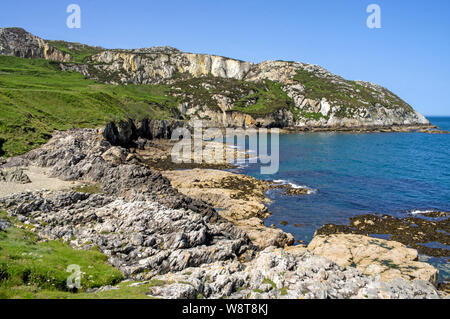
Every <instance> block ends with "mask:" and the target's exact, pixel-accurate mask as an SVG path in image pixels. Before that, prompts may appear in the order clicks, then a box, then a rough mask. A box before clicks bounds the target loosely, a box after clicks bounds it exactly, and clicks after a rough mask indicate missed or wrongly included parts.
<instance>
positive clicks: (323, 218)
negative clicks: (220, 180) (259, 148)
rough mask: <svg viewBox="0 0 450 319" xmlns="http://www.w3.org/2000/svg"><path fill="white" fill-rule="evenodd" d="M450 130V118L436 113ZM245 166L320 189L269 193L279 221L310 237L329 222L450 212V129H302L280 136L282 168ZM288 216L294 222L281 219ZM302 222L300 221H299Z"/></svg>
mask: <svg viewBox="0 0 450 319" xmlns="http://www.w3.org/2000/svg"><path fill="white" fill-rule="evenodd" d="M429 119H430V121H431V122H432V123H433V124H435V125H437V126H439V127H440V128H441V129H443V130H450V118H448V117H447V118H444V117H441V118H438V117H434V118H429ZM241 172H242V173H244V174H247V175H250V176H253V177H256V178H259V179H270V180H283V181H286V182H289V183H293V184H295V185H299V186H302V185H305V186H307V187H309V188H311V189H314V190H317V191H316V192H315V193H314V194H311V195H308V196H294V197H291V196H285V195H283V193H282V192H281V191H279V190H272V191H269V193H268V197H269V198H270V199H271V200H272V203H271V204H270V205H269V210H270V211H271V212H272V216H270V217H269V218H267V219H266V221H265V223H266V225H272V224H275V225H277V226H278V227H280V228H282V229H283V230H284V231H286V232H290V233H292V234H293V235H294V237H295V239H296V240H303V241H305V242H306V243H307V242H309V241H310V240H311V239H312V237H313V235H314V232H315V230H316V229H317V228H319V227H320V226H322V225H324V224H327V223H335V224H348V222H349V217H352V216H356V215H361V214H366V213H383V214H390V215H393V216H398V217H406V216H407V215H408V213H410V212H411V211H416V210H443V211H450V135H449V134H442V135H437V134H436V135H435V134H423V133H370V134H369V133H368V134H351V133H298V134H287V135H280V170H279V172H278V173H277V174H275V175H261V174H260V170H259V166H258V165H256V164H255V165H249V166H246V167H243V168H242V169H241ZM281 221H287V222H288V224H287V225H286V226H282V225H280V222H281ZM294 224H299V225H300V226H299V227H298V225H296V226H297V227H296V226H294Z"/></svg>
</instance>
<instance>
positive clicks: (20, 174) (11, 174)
mask: <svg viewBox="0 0 450 319" xmlns="http://www.w3.org/2000/svg"><path fill="white" fill-rule="evenodd" d="M0 181H2V182H10V183H18V184H29V183H31V180H30V178H29V177H28V175H27V174H25V173H24V171H23V169H20V168H16V169H13V170H11V171H6V172H2V171H0Z"/></svg>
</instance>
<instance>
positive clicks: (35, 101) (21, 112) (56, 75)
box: [0, 56, 176, 156]
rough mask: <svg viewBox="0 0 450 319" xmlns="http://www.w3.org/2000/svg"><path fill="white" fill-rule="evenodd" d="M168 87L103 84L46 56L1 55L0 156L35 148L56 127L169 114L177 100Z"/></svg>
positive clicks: (162, 116) (169, 115)
mask: <svg viewBox="0 0 450 319" xmlns="http://www.w3.org/2000/svg"><path fill="white" fill-rule="evenodd" d="M167 91H168V88H167V87H166V86H163V85H153V86H148V85H147V86H145V85H140V86H137V85H129V86H112V85H104V84H99V83H95V82H94V81H91V80H86V79H85V78H84V77H83V76H82V75H80V74H78V73H72V72H61V71H60V70H59V69H58V67H57V65H56V64H55V63H52V62H48V61H45V60H28V59H20V58H16V57H5V56H0V139H1V140H3V142H2V141H0V155H2V154H1V153H4V154H6V155H7V156H12V155H18V154H22V153H24V152H26V151H28V150H30V149H32V148H35V147H37V146H39V145H41V144H43V143H45V142H46V140H48V138H49V137H50V134H51V133H52V132H53V131H54V130H65V129H69V128H72V127H96V126H99V125H103V124H105V123H106V122H108V121H111V120H118V119H122V118H126V117H133V118H142V117H144V116H148V117H150V118H157V119H163V118H170V117H172V116H173V112H172V110H173V109H174V108H175V106H176V101H175V99H174V98H172V97H170V96H169V95H168V94H167V93H166V92H167ZM2 144H3V145H2Z"/></svg>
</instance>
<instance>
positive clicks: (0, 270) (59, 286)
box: [0, 227, 123, 298]
mask: <svg viewBox="0 0 450 319" xmlns="http://www.w3.org/2000/svg"><path fill="white" fill-rule="evenodd" d="M69 265H79V267H80V270H81V272H82V277H81V286H82V287H81V289H80V291H84V290H86V289H88V288H94V287H101V286H105V285H115V284H117V283H118V282H120V281H121V280H123V275H122V273H121V272H120V271H119V270H117V269H115V268H114V267H112V266H110V265H108V264H107V257H106V256H105V255H103V254H102V253H100V252H99V251H96V250H91V251H82V250H74V249H72V248H71V247H69V246H68V245H67V244H64V243H61V242H59V241H47V242H38V240H37V237H36V235H35V234H34V233H32V232H30V231H27V230H24V229H19V228H15V227H10V228H9V229H7V231H6V232H0V298H9V297H11V293H13V292H14V291H17V292H18V291H22V292H26V291H28V290H29V289H33V291H36V292H38V291H40V290H43V291H47V292H48V293H59V292H69V289H68V287H67V278H68V277H69V276H70V275H71V273H69V272H67V271H66V270H67V267H68V266H69ZM28 288H29V289H28Z"/></svg>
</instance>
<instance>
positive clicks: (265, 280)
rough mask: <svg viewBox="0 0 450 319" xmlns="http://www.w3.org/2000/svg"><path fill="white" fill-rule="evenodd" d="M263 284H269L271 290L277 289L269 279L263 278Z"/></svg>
mask: <svg viewBox="0 0 450 319" xmlns="http://www.w3.org/2000/svg"><path fill="white" fill-rule="evenodd" d="M263 284H269V285H271V286H272V288H273V289H277V285H276V284H275V283H274V282H273V281H272V280H270V279H269V278H264V280H263Z"/></svg>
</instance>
